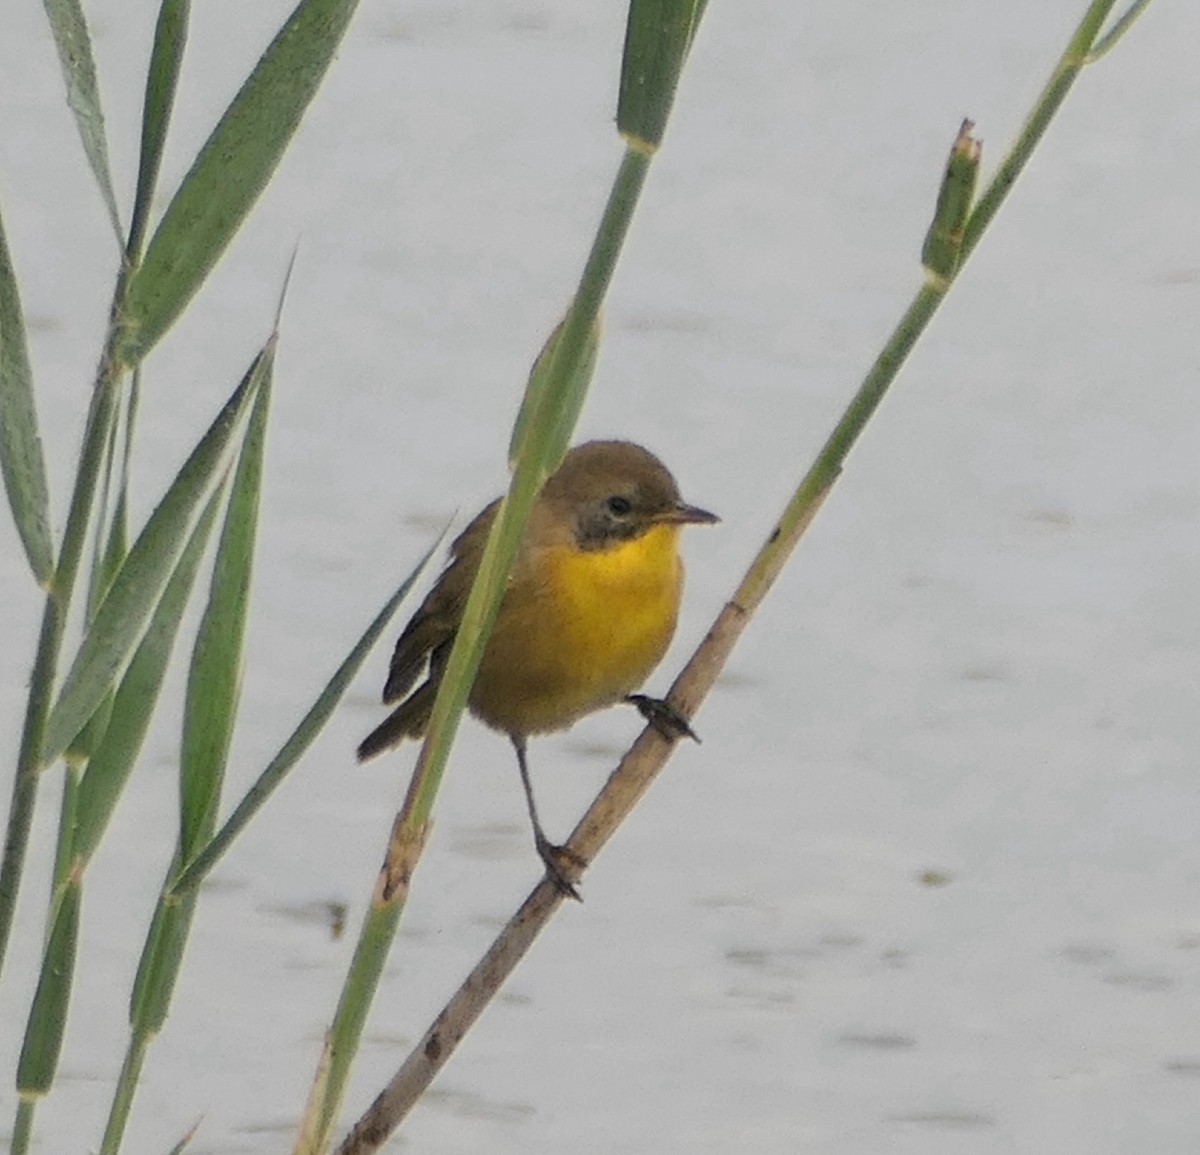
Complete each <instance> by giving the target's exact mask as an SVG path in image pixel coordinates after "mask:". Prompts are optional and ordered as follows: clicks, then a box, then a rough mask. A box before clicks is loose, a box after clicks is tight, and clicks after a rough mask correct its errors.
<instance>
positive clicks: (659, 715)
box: [625, 694, 700, 742]
mask: <svg viewBox="0 0 1200 1155" xmlns="http://www.w3.org/2000/svg"><path fill="white" fill-rule="evenodd" d="M625 701H626V702H628V703H629V704H630V705H631V706H636V707H637V711H638V713H639V714H641V716H642V717H643V718H645V719H646V721H647V722H649V723H650V725H651V726H653V727H654V728H655V729H656V730H657V731H658V732H659V733H660V734H661V735H662V736H663V737H664V738H666V739H667V741H668V742H674V741H675V740H676V739H678V738H691V740H692V741H693V742H699V741H700V738H699V736H698V735H697V734H696V731H695V730H693V729H692V727H691V726H690V725H689V724H688V720H687V719H686V718H685V717H684V716H683V715H682V714H681V713H680V712H679V711H678V710H677V709H675V707H674V706H672V705H671V703H670V702H668V701H667V700H666V699H665V698H651V697H650V695H649V694H626V695H625Z"/></svg>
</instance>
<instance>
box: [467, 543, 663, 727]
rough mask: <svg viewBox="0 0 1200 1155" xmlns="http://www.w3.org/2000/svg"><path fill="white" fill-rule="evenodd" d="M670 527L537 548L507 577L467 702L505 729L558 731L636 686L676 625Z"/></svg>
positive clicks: (656, 663) (639, 683)
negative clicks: (525, 565)
mask: <svg viewBox="0 0 1200 1155" xmlns="http://www.w3.org/2000/svg"><path fill="white" fill-rule="evenodd" d="M678 538H679V527H678V526H674V525H659V526H655V527H654V528H652V529H651V530H649V531H648V532H646V533H644V534H642V535H641V536H640V537H638V538H635V539H633V540H632V541H627V542H622V543H620V544H618V545H616V546H613V547H612V548H610V549H598V550H579V549H575V548H572V547H568V546H554V547H551V548H549V549H543V550H540V551H538V554H537V556H536V557H534V558H533V559H532V561H531V565H530V567H529V572H528V573H527V574H522V575H520V576H519V578H518V579H517V580H516V581H514V584H513V585H512V587H510V589H509V591H508V593H507V594H506V595H505V599H504V602H503V603H502V605H501V609H500V616H499V617H498V619H497V621H496V627H495V630H494V631H493V634H492V638H491V640H490V642H489V643H488V648H487V651H486V652H485V654H484V658H483V663H482V664H481V666H480V670H479V676H478V678H477V679H476V682H475V688H474V690H473V691H472V694H471V708H472V710H473V711H474V712H475V713H476V714H477V715H478V716H479V717H480V718H481V719H482V720H483V721H484V722H486V723H487V724H488V725H490V726H494V727H495V728H496V729H499V730H504V731H506V732H508V733H519V734H536V733H542V732H545V731H547V730H560V729H564V728H565V727H567V726H570V725H571V723H572V722H574V721H576V720H577V719H578V718H580V717H582V716H583V715H584V714H588V713H590V712H591V711H593V710H597V709H600V708H601V707H603V706H608V705H611V704H612V703H614V702H617V701H619V700H620V699H621V698H623V697H624V696H625V695H626V694H628V693H629V692H630V691H632V690H634V689H636V688H637V687H638V686H640V685H641V684H642V682H643V681H644V680H645V678H646V677H647V675H648V674H649V673H650V672H651V670H653V669H654V667H655V666H656V665H658V663H659V661H661V659H662V656H663V654H664V653H665V652H666V649H667V646H668V645H669V644H670V642H671V637H672V635H673V634H674V632H675V620H676V617H677V615H678V611H679V599H680V594H681V592H682V589H683V566H682V564H681V562H680V560H679V554H678V550H677V545H678Z"/></svg>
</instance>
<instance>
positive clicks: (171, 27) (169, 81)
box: [126, 0, 192, 261]
mask: <svg viewBox="0 0 1200 1155" xmlns="http://www.w3.org/2000/svg"><path fill="white" fill-rule="evenodd" d="M191 11H192V4H191V0H163V2H162V5H161V7H160V8H159V10H158V22H157V23H156V24H155V26H154V47H153V48H152V49H151V52H150V67H149V69H148V70H147V72H146V92H145V97H144V98H143V101H142V145H141V154H140V155H139V157H138V179H137V191H136V192H135V193H134V198H133V217H132V219H131V221H130V224H129V244H128V246H127V248H126V252H127V254H128V255H129V256H130V258H131V259H133V260H134V261H136V259H137V256H138V254H139V253H140V252H141V248H142V241H143V240H144V239H145V235H146V224H147V222H148V221H149V219H150V204H151V201H152V200H153V198H154V186H155V184H156V183H157V181H158V170H159V168H160V167H161V165H162V156H163V149H164V147H165V146H166V141H167V128H168V126H169V125H170V123H171V108H172V106H173V105H174V103H175V89H176V87H177V85H178V83H179V70H180V66H181V65H182V63H183V52H184V48H185V47H186V46H187V36H188V21H189V19H190V18H191Z"/></svg>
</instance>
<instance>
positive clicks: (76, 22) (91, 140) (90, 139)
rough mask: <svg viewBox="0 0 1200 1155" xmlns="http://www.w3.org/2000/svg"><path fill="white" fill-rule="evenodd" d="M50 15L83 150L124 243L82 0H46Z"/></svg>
mask: <svg viewBox="0 0 1200 1155" xmlns="http://www.w3.org/2000/svg"><path fill="white" fill-rule="evenodd" d="M44 6H45V9H46V16H47V17H48V19H49V21H50V28H51V30H52V31H53V33H54V43H55V46H56V47H57V48H58V60H59V63H60V64H61V65H62V72H63V79H64V80H65V81H66V84H67V103H68V104H69V105H70V106H71V111H72V112H73V113H74V114H75V126H76V128H78V129H79V139H80V140H82V141H83V151H84V153H85V154H86V155H87V159H88V164H89V165H90V166H91V169H92V174H93V175H94V176H95V178H96V183H97V184H98V185H99V186H100V195H101V196H102V197H103V198H104V207H105V208H106V209H107V210H108V217H109V220H110V221H111V222H112V227H113V232H114V233H115V234H116V237H117V243H118V244H121V243H122V239H123V238H122V232H121V217H120V214H119V213H118V212H117V197H116V194H115V193H114V192H113V183H112V175H111V173H110V172H109V167H108V143H107V142H106V141H105V139H104V113H103V112H102V111H101V108H100V89H99V87H98V85H97V84H96V64H95V61H94V59H93V57H92V38H91V36H90V35H88V27H87V20H85V19H84V15H83V8H82V6H81V5H80V3H79V0H44Z"/></svg>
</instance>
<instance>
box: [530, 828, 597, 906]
mask: <svg viewBox="0 0 1200 1155" xmlns="http://www.w3.org/2000/svg"><path fill="white" fill-rule="evenodd" d="M534 845H535V846H536V847H537V852H538V857H539V858H540V859H541V860H542V862H543V863H544V864H545V867H546V877H547V878H548V879H550V881H551V882H552V883H554V888H555V890H557V891H558V893H559V894H561V895H562V896H563V897H564V898H573V899H574V900H575V901H576V902H582V901H583V897H582V896H581V895H580V893H579V889H578V887H576V885H575V883H574V882H572V881H571V879H570V878H569V877H568V873H567V872H568V871H569V870H576V871H579V870H583V869H584V868H585V867H586V866H587V860H586V859H585V858H583V857H582V855H579V854H576V853H575V851H573V850H572V849H571V848H570V847H569V846H559V845H558V844H557V843H555V842H551V841H550V840H549V839H548V838H537V839H536V840H535V842H534Z"/></svg>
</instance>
